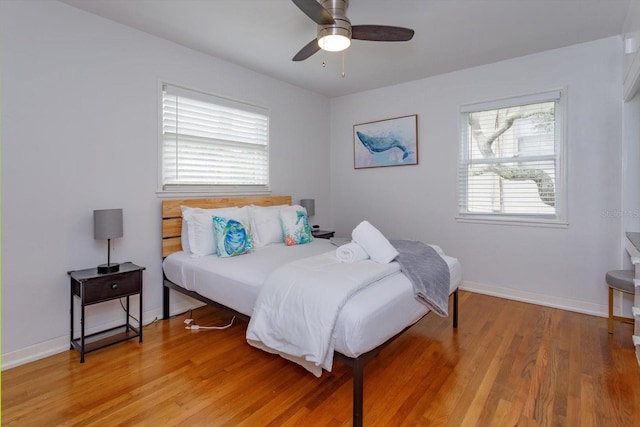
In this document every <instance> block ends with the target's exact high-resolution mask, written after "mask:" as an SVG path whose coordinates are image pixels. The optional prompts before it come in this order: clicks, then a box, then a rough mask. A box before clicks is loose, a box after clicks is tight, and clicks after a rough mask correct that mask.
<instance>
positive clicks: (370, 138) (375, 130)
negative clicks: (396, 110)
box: [353, 114, 418, 169]
mask: <svg viewBox="0 0 640 427" xmlns="http://www.w3.org/2000/svg"><path fill="white" fill-rule="evenodd" d="M417 164H418V115H417V114H412V115H409V116H402V117H394V118H391V119H384V120H377V121H373V122H367V123H360V124H357V125H353V167H354V169H364V168H377V167H385V166H407V165H417Z"/></svg>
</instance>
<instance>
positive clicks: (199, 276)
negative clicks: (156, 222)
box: [162, 196, 461, 426]
mask: <svg viewBox="0 0 640 427" xmlns="http://www.w3.org/2000/svg"><path fill="white" fill-rule="evenodd" d="M290 204H291V197H290V196H268V197H233V198H216V199H180V200H164V201H163V202H162V257H163V259H164V261H163V277H164V279H163V285H164V287H163V317H164V318H165V319H168V318H169V316H170V313H169V302H170V290H174V291H177V292H179V293H181V294H184V295H188V296H190V297H192V298H195V299H196V300H199V301H202V302H204V303H206V304H209V305H212V306H215V307H217V308H219V309H222V310H225V311H227V312H230V313H232V314H233V315H235V316H237V317H239V318H241V319H245V320H247V321H248V320H250V316H251V314H252V311H253V308H254V304H255V302H256V299H257V298H258V293H259V291H260V285H261V284H262V283H263V282H264V280H265V278H266V277H267V276H268V275H269V273H270V272H271V271H272V270H273V269H274V268H275V266H277V265H281V264H286V263H288V262H292V261H296V260H300V259H305V258H307V257H312V256H315V255H319V254H322V253H326V252H328V251H332V250H335V248H336V247H335V246H334V245H333V244H332V243H331V242H330V241H329V240H325V239H314V240H313V241H312V242H310V243H306V244H302V245H297V246H295V247H289V246H286V245H285V244H284V243H283V244H272V245H267V246H264V247H260V248H257V249H256V250H255V251H254V252H253V253H251V254H248V255H246V256H239V257H230V258H219V257H218V256H216V255H209V256H200V257H194V256H192V255H191V253H190V252H187V251H184V250H183V247H182V246H183V245H182V243H183V242H185V240H184V239H183V237H184V236H182V233H183V231H184V230H185V228H184V227H183V223H182V208H181V207H183V206H189V207H194V208H203V209H218V208H227V207H241V206H249V205H255V206H262V207H268V206H280V205H290ZM434 249H436V250H437V251H438V253H439V254H440V255H441V256H442V258H443V259H444V260H445V262H446V263H447V266H448V267H449V272H450V287H449V293H450V295H451V294H452V295H453V307H452V309H453V310H452V317H453V327H454V328H455V327H457V315H458V313H457V306H458V284H459V283H460V280H461V267H460V263H459V262H458V260H456V259H455V258H452V257H448V256H446V255H444V253H442V251H441V250H440V248H438V247H437V246H434ZM428 312H429V310H428V309H427V308H426V307H425V306H424V305H422V304H420V303H418V302H417V301H416V299H415V298H414V296H413V289H412V287H411V284H410V282H409V280H408V279H407V278H406V276H405V275H403V274H395V275H392V276H389V277H387V278H385V279H383V280H380V281H378V282H376V283H374V284H372V285H370V286H368V287H366V288H364V289H363V290H361V291H360V292H358V293H357V294H355V295H354V296H353V297H351V298H350V299H349V300H348V301H347V302H346V304H345V305H344V307H343V308H342V310H341V311H340V314H339V316H338V319H337V322H336V326H335V337H336V339H335V351H334V353H333V355H334V360H337V361H339V362H341V363H344V364H346V365H348V366H350V367H351V368H352V370H353V425H354V426H360V425H362V422H363V370H364V366H365V364H366V363H367V362H368V361H369V360H371V359H372V358H374V357H375V356H377V355H378V354H379V353H380V352H381V351H382V349H384V348H385V347H386V346H387V345H388V344H390V343H391V342H392V341H393V340H394V339H395V338H396V337H398V336H399V335H400V334H402V332H404V331H405V330H406V329H408V328H409V327H410V326H412V325H413V324H414V323H416V322H417V321H418V320H420V319H421V318H422V317H423V316H424V315H426V314H427V313H428Z"/></svg>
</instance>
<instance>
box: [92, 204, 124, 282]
mask: <svg viewBox="0 0 640 427" xmlns="http://www.w3.org/2000/svg"><path fill="white" fill-rule="evenodd" d="M93 237H94V239H96V240H105V239H106V240H107V263H106V264H100V265H99V266H98V273H99V274H105V273H115V272H116V271H119V270H120V264H118V263H111V239H116V238H118V237H122V209H100V210H94V211H93Z"/></svg>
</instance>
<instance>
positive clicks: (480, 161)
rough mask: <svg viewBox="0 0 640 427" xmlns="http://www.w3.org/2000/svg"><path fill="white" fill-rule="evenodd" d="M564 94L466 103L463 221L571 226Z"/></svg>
mask: <svg viewBox="0 0 640 427" xmlns="http://www.w3.org/2000/svg"><path fill="white" fill-rule="evenodd" d="M563 98H564V97H563V91H552V92H545V93H540V94H534V95H528V96H521V97H516V98H511V99H506V100H499V101H491V102H483V103H479V104H472V105H464V106H462V107H461V109H460V116H461V126H460V129H461V146H460V161H459V165H458V174H459V176H458V182H459V189H458V195H459V204H458V211H459V219H462V220H464V219H469V220H490V221H495V220H498V221H507V222H513V221H516V222H523V223H556V224H560V225H562V224H565V222H564V221H565V218H564V205H565V200H564V189H565V185H564V175H565V174H564V163H563V162H564V156H563V152H564V125H563V116H564V114H563V111H564V107H563Z"/></svg>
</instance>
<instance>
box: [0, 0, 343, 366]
mask: <svg viewBox="0 0 640 427" xmlns="http://www.w3.org/2000/svg"><path fill="white" fill-rule="evenodd" d="M0 54H1V55H2V60H1V61H0V67H1V68H0V76H1V79H2V80H1V82H0V83H1V88H2V107H1V113H2V116H1V119H2V255H3V258H2V352H3V367H8V366H12V365H15V364H17V363H21V362H24V361H28V360H29V359H31V358H36V357H41V356H43V355H46V354H49V353H52V352H57V351H64V350H65V349H68V340H69V279H68V276H67V273H66V272H67V271H69V270H74V269H82V268H88V267H92V266H95V265H97V264H100V263H103V262H106V260H105V258H106V243H105V242H97V241H94V240H93V222H92V221H93V220H92V211H93V210H94V209H102V208H123V209H124V238H122V239H117V240H116V241H115V242H114V243H115V250H114V252H113V254H112V259H113V260H114V261H126V260H131V261H133V262H135V263H138V264H140V265H143V266H145V267H146V268H147V270H146V271H145V273H144V308H145V312H146V313H145V316H144V318H145V321H149V320H152V319H153V317H154V316H156V315H158V316H159V315H160V311H161V288H162V272H161V266H160V263H161V254H160V199H159V198H158V197H157V196H156V193H155V190H156V173H157V172H156V171H157V138H158V136H157V128H158V81H159V79H166V80H169V81H171V82H175V83H182V84H184V85H188V86H191V87H194V88H197V89H202V90H205V91H208V92H210V93H214V94H219V95H223V96H228V97H231V98H235V99H239V100H245V101H249V102H252V103H256V104H259V105H263V106H266V107H269V108H270V109H271V158H272V168H271V174H272V175H271V182H272V188H273V194H291V195H292V196H293V198H294V200H295V201H297V200H298V199H300V198H301V197H313V198H315V199H316V202H317V203H316V206H317V209H316V218H314V220H315V221H314V222H319V223H320V224H325V223H328V222H329V221H330V199H329V169H328V167H327V164H328V162H329V148H328V140H329V132H328V130H327V126H326V125H327V123H328V122H329V101H328V99H327V98H324V97H322V96H319V95H317V94H314V93H312V92H308V91H305V90H302V89H299V88H297V87H294V86H291V85H289V84H285V83H283V82H280V81H276V80H273V79H271V78H268V77H265V76H263V75H260V74H257V73H255V72H252V71H249V70H247V69H243V68H240V67H238V66H235V65H232V64H230V63H227V62H224V61H221V60H217V59H214V58H211V57H209V56H205V55H203V54H200V53H197V52H195V51H192V50H189V49H186V48H183V47H181V46H178V45H175V44H172V43H169V42H166V41H164V40H161V39H158V38H155V37H152V36H150V35H147V34H144V33H141V32H138V31H135V30H132V29H130V28H127V27H124V26H121V25H119V24H115V23H113V22H111V21H108V20H105V19H102V18H99V17H97V16H95V15H91V14H88V13H86V12H83V11H80V10H77V9H75V8H72V7H70V6H67V5H65V4H61V3H58V2H52V1H38V0H34V1H28V2H17V1H16V2H14V1H7V2H0ZM301 136H304V137H301ZM310 158H312V159H314V161H313V162H308V161H306V159H310ZM182 302H185V300H184V299H183V300H182ZM174 308H175V305H174ZM122 319H123V313H122V310H121V308H120V306H119V305H118V304H117V303H107V304H102V305H97V306H92V307H90V308H89V309H88V318H87V327H88V329H89V330H95V329H96V328H97V327H102V326H104V325H108V324H113V323H114V322H121V321H122Z"/></svg>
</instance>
